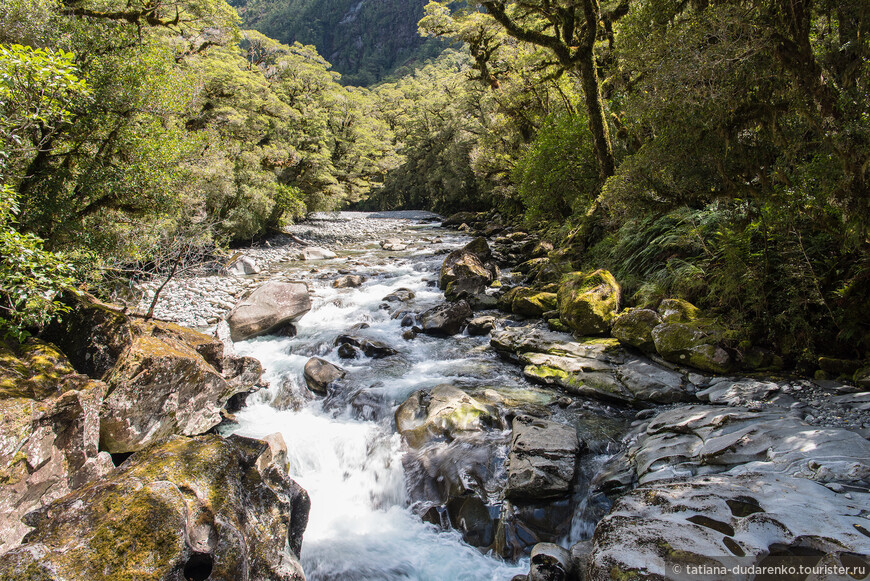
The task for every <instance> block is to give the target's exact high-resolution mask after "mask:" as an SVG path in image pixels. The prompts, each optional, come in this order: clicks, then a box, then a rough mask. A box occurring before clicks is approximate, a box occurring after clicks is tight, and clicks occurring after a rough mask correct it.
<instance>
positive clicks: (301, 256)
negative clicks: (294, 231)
mask: <svg viewBox="0 0 870 581" xmlns="http://www.w3.org/2000/svg"><path fill="white" fill-rule="evenodd" d="M336 256H338V255H337V254H336V253H335V252H333V251H332V250H327V249H326V248H321V247H319V246H308V247H307V248H303V249H302V250H301V251H300V252H298V253H297V254H296V259H297V260H328V259H330V258H335V257H336Z"/></svg>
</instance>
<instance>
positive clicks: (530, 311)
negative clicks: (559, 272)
mask: <svg viewBox="0 0 870 581" xmlns="http://www.w3.org/2000/svg"><path fill="white" fill-rule="evenodd" d="M508 294H509V295H510V311H511V312H512V313H516V314H517V315H524V316H526V317H540V316H542V315H543V314H544V313H547V312H550V311H553V310H555V309H556V306H557V301H558V299H557V295H556V293H548V292H541V291H539V290H536V289H533V288H528V287H517V288H515V289H511V292H510V293H508ZM505 300H507V299H505Z"/></svg>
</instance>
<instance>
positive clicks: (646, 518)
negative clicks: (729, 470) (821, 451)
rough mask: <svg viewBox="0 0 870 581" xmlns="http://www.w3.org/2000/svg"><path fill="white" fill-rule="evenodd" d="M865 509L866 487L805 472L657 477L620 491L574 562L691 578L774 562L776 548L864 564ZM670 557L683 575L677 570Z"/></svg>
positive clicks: (868, 503) (601, 575) (592, 569)
mask: <svg viewBox="0 0 870 581" xmlns="http://www.w3.org/2000/svg"><path fill="white" fill-rule="evenodd" d="M868 514H870V494H866V493H859V492H853V493H852V494H850V495H849V496H846V495H843V494H836V493H834V492H832V491H830V490H829V489H827V488H825V487H824V486H821V485H819V484H817V483H815V482H812V481H810V480H806V479H804V478H792V477H788V476H780V475H775V474H758V473H748V474H742V475H738V476H725V475H716V476H701V477H697V478H693V479H691V480H687V481H679V482H661V483H655V484H650V485H647V486H643V487H641V488H638V489H636V490H634V491H633V492H631V493H629V494H626V495H625V496H623V497H621V498H620V499H619V500H618V501H617V502H616V504H615V505H614V506H613V509H612V510H611V512H610V513H609V514H608V515H607V516H606V517H604V519H603V520H602V521H601V522H600V523H598V526H597V527H596V528H595V534H594V536H593V545H592V549H591V553H590V554H589V555H588V557H587V558H588V561H586V559H578V561H579V562H580V563H583V562H584V561H586V562H585V563H583V564H584V565H585V572H586V575H587V577H586V578H587V579H629V578H630V579H663V578H668V579H686V580H689V579H697V578H698V576H697V575H695V576H693V575H692V574H691V572H689V571H686V570H685V565H693V566H708V567H723V566H724V567H733V566H734V565H736V564H741V565H743V566H747V567H748V566H750V565H752V564H755V565H763V564H764V563H765V562H768V563H770V564H775V563H776V561H775V558H772V557H773V555H811V556H815V557H816V558H817V559H818V560H817V561H814V562H813V563H814V564H815V565H816V566H821V567H825V566H827V567H831V566H835V567H839V566H842V565H844V564H847V563H848V564H851V565H853V566H856V565H863V566H864V567H870V559H868V558H867V555H870V535H868V533H866V532H865V531H868V530H870V519H868V517H867V515H868ZM769 555H770V556H771V557H768V556H769ZM738 557H740V558H741V559H740V560H738V559H737V558H738ZM768 558H772V560H771V561H766V559H768ZM785 563H787V564H789V565H790V564H793V563H792V562H791V561H785ZM578 564H579V563H578ZM675 564H676V565H682V566H683V567H684V568H683V570H682V573H683V574H682V575H680V574H678V575H674V571H675V569H674V565H675ZM780 564H783V562H782V561H780ZM865 570H866V569H865ZM711 578H713V577H712V576H711ZM716 578H723V579H724V578H729V579H730V578H734V577H732V576H730V575H725V576H721V577H720V576H716Z"/></svg>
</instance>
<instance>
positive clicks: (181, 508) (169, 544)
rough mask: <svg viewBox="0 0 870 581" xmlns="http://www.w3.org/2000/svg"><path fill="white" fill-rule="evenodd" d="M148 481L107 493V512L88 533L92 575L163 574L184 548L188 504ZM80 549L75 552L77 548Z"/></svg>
mask: <svg viewBox="0 0 870 581" xmlns="http://www.w3.org/2000/svg"><path fill="white" fill-rule="evenodd" d="M161 492H162V491H157V490H153V489H152V488H151V486H145V487H143V488H142V489H140V490H137V491H136V492H134V493H132V494H131V493H129V492H128V491H118V494H117V496H115V495H109V496H108V498H104V499H103V503H102V506H101V507H99V510H101V512H102V511H104V513H105V514H104V516H103V517H102V518H98V519H95V521H96V523H97V527H96V528H95V529H94V531H93V534H92V535H91V536H90V538H89V539H88V545H89V547H88V548H89V549H90V551H91V556H90V557H89V564H88V569H90V571H89V575H88V577H89V578H90V579H95V580H99V581H102V580H105V581H110V580H112V581H127V580H128V579H129V580H130V581H132V580H134V579H135V580H146V579H154V580H155V581H157V580H159V579H163V578H164V576H165V575H166V573H168V570H164V569H170V568H171V566H172V565H173V564H174V562H173V560H174V559H175V558H176V557H177V556H179V555H181V554H182V553H183V551H184V539H183V536H182V535H179V534H178V533H179V531H180V530H182V529H183V526H184V522H183V519H184V516H183V515H184V514H185V512H186V507H185V505H184V502H183V500H182V499H181V497H180V494H179V495H178V499H177V502H171V501H169V500H168V499H166V498H163V495H162V494H161ZM73 554H75V552H73Z"/></svg>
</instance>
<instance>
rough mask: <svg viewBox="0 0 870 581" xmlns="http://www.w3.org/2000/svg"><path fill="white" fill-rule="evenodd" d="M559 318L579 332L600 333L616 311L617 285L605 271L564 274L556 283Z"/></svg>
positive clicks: (617, 308)
mask: <svg viewBox="0 0 870 581" xmlns="http://www.w3.org/2000/svg"><path fill="white" fill-rule="evenodd" d="M557 294H558V302H559V318H560V319H561V320H562V322H563V323H565V324H566V325H567V326H568V327H570V328H571V329H573V330H574V331H576V332H577V333H578V334H580V335H603V334H605V333H607V332H609V331H610V326H611V323H612V321H613V319H614V318H615V316H616V312H617V311H618V310H619V300H620V288H619V284H617V282H616V279H615V278H614V277H613V275H612V274H610V273H609V272H608V271H606V270H596V271H594V272H591V273H583V272H575V273H572V274H568V275H566V276H565V277H564V278H563V280H562V283H561V284H560V285H559V292H558V293H557Z"/></svg>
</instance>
